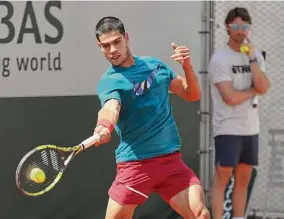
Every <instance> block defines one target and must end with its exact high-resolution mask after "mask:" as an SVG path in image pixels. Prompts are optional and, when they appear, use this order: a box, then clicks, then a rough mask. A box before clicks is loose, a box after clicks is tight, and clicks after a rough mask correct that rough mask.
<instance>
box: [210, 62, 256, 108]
mask: <svg viewBox="0 0 284 219" xmlns="http://www.w3.org/2000/svg"><path fill="white" fill-rule="evenodd" d="M209 74H210V78H211V83H212V84H213V85H214V86H216V88H217V89H218V90H219V92H220V94H221V96H222V98H223V100H224V102H225V103H226V104H228V105H230V106H234V105H239V104H241V103H243V102H245V101H247V100H249V99H251V98H253V97H254V96H255V95H257V92H256V90H255V89H254V88H250V89H247V90H244V91H237V90H234V89H233V85H232V76H231V69H230V67H229V66H228V65H227V64H226V63H223V62H219V61H218V60H213V61H211V63H210V65H209Z"/></svg>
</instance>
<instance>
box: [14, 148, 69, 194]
mask: <svg viewBox="0 0 284 219" xmlns="http://www.w3.org/2000/svg"><path fill="white" fill-rule="evenodd" d="M63 164H64V159H63V156H62V154H61V153H60V152H58V151H56V150H54V149H44V150H39V151H37V152H35V153H33V154H32V155H31V156H30V157H29V158H28V159H27V160H26V161H25V163H24V164H23V166H22V168H21V171H20V174H19V182H20V184H21V187H22V190H24V191H25V192H28V193H37V192H40V191H42V190H44V189H46V188H47V187H48V186H49V185H50V184H52V183H53V182H54V180H55V179H56V177H57V176H58V173H59V172H60V170H61V168H62V167H63ZM35 168H39V169H40V170H42V171H43V172H44V175H45V179H44V181H43V182H36V181H35V180H34V179H33V178H32V176H31V174H32V171H33V170H34V169H35Z"/></svg>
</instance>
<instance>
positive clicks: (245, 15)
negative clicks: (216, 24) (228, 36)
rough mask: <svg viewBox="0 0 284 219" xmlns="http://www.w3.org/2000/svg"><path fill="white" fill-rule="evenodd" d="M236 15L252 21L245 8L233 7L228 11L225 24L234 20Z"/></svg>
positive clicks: (246, 20) (249, 21)
mask: <svg viewBox="0 0 284 219" xmlns="http://www.w3.org/2000/svg"><path fill="white" fill-rule="evenodd" d="M237 17H240V18H241V19H242V20H243V21H245V22H248V23H249V24H251V23H252V21H251V16H250V14H249V13H248V10H247V9H245V8H234V9H232V10H231V11H229V13H228V15H227V17H226V20H225V24H230V23H231V22H232V21H233V20H235V19H236V18H237Z"/></svg>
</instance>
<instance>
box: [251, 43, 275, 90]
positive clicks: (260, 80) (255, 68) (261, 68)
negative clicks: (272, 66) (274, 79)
mask: <svg viewBox="0 0 284 219" xmlns="http://www.w3.org/2000/svg"><path fill="white" fill-rule="evenodd" d="M248 40H249V39H248ZM248 47H249V53H248V57H249V59H250V60H254V59H257V62H256V61H254V62H252V63H251V64H250V67H251V73H252V81H253V86H254V89H255V90H256V91H257V92H258V93H259V94H260V95H264V94H265V93H266V92H267V91H268V89H269V88H270V80H269V78H268V77H267V75H266V73H265V60H264V58H263V56H262V55H261V54H260V55H259V56H257V55H256V51H255V47H254V45H253V44H252V43H251V41H249V43H248Z"/></svg>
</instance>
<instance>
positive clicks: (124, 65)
mask: <svg viewBox="0 0 284 219" xmlns="http://www.w3.org/2000/svg"><path fill="white" fill-rule="evenodd" d="M134 64H135V59H134V57H133V56H132V54H129V56H128V59H127V60H126V61H125V62H123V63H122V64H121V65H120V66H119V67H122V68H128V67H130V66H132V65H134Z"/></svg>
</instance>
